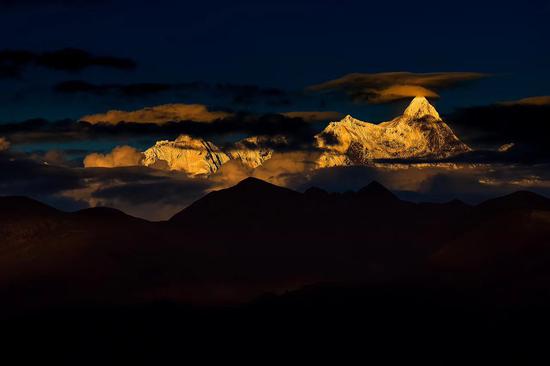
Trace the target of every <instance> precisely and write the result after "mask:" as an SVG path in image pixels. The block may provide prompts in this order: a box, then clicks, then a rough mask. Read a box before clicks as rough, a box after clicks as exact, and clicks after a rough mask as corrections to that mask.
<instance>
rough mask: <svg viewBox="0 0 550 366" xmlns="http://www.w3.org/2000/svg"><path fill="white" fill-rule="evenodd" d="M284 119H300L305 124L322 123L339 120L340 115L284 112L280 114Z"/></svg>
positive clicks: (336, 113) (317, 112)
mask: <svg viewBox="0 0 550 366" xmlns="http://www.w3.org/2000/svg"><path fill="white" fill-rule="evenodd" d="M281 114H282V115H283V116H285V117H289V118H301V119H303V120H304V121H306V122H324V121H336V120H339V119H341V117H342V113H340V112H333V111H329V112H319V111H305V112H285V113H281Z"/></svg>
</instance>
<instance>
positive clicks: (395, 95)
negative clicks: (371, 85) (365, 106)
mask: <svg viewBox="0 0 550 366" xmlns="http://www.w3.org/2000/svg"><path fill="white" fill-rule="evenodd" d="M410 97H430V98H439V95H438V94H437V93H436V92H434V91H431V90H429V89H426V88H425V87H423V86H418V85H393V86H390V87H388V88H385V89H380V90H377V91H376V92H375V93H374V95H373V96H372V97H370V99H369V103H372V104H381V103H388V102H393V101H395V100H400V99H406V98H410Z"/></svg>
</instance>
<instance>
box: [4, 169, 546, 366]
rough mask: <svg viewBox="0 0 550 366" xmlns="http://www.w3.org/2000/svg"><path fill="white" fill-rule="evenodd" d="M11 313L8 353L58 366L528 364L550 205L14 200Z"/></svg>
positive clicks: (264, 197)
mask: <svg viewBox="0 0 550 366" xmlns="http://www.w3.org/2000/svg"><path fill="white" fill-rule="evenodd" d="M0 298H1V300H2V302H1V309H0V314H1V315H0V317H1V319H2V321H3V329H4V334H6V335H8V336H9V337H8V338H9V341H10V342H9V343H4V344H5V345H6V348H9V349H12V350H17V352H19V353H18V355H19V357H21V356H22V355H26V356H29V355H30V356H33V357H38V358H40V360H42V361H44V360H45V358H43V357H45V356H44V355H49V354H52V353H56V351H60V352H61V354H62V355H63V356H64V357H65V358H67V359H68V360H69V361H71V362H73V363H74V362H76V363H79V364H84V363H87V362H88V361H89V363H91V364H105V363H106V361H105V360H106V358H104V357H106V356H105V355H112V354H116V355H118V356H121V357H122V360H123V363H130V362H133V361H143V360H144V359H145V358H143V357H145V356H146V355H147V356H149V357H151V359H150V360H149V359H148V361H149V362H148V363H155V364H158V363H160V362H161V360H162V359H163V357H164V358H169V359H171V360H172V361H173V360H174V359H178V357H183V355H191V354H193V355H194V356H196V355H197V354H198V356H199V357H203V358H204V359H206V358H211V357H214V356H216V355H217V356H219V357H221V358H222V359H227V357H230V356H231V355H232V356H235V355H237V356H239V359H240V357H242V356H243V355H248V356H250V357H252V355H253V354H254V352H253V351H254V350H256V351H261V352H263V357H264V359H270V360H272V359H274V358H276V356H282V355H286V354H287V352H290V351H295V350H298V351H301V352H302V353H305V354H306V359H305V360H306V361H307V360H309V361H312V360H314V359H315V358H316V357H319V358H323V359H324V357H325V356H324V355H325V353H327V352H329V351H331V350H333V351H335V354H336V357H337V358H336V359H335V362H339V363H342V362H343V359H342V357H344V356H346V355H347V356H350V355H358V356H360V357H363V359H364V360H370V361H372V360H374V357H375V355H376V356H377V357H382V358H383V359H385V360H386V361H388V360H394V359H398V360H400V361H401V362H403V361H407V360H410V357H412V356H413V355H415V356H423V358H425V357H426V356H429V357H430V358H432V359H435V360H437V361H438V363H439V364H452V363H453V361H457V360H458V359H459V355H465V354H467V355H469V354H470V353H469V352H467V351H472V350H476V351H483V352H484V353H485V355H486V356H487V357H488V358H487V359H477V358H466V360H465V361H466V362H469V363H472V362H474V363H475V361H473V360H476V361H480V362H481V361H483V362H485V363H488V364H494V363H495V362H496V360H506V361H509V360H511V359H512V358H510V357H512V356H514V357H517V360H518V362H520V363H523V364H524V363H526V362H527V361H526V360H527V359H528V358H527V357H532V356H533V354H534V353H533V352H530V351H532V349H530V347H531V348H532V347H534V346H535V345H536V344H537V342H540V341H542V340H544V338H538V337H535V336H534V335H535V334H538V332H539V331H540V330H544V329H545V328H547V325H550V316H548V315H547V314H548V311H547V309H548V307H550V200H548V199H546V198H544V197H542V196H538V195H536V194H533V193H529V192H517V193H514V194H512V195H509V196H505V197H500V198H496V199H494V200H490V201H487V202H484V203H482V204H480V205H478V206H469V205H467V204H464V203H462V202H460V201H452V202H448V203H444V204H435V203H423V204H415V203H410V202H405V201H402V200H399V199H398V198H397V197H396V196H394V195H393V194H392V193H391V192H390V191H388V190H387V189H385V188H384V187H383V186H381V185H380V184H378V183H376V182H373V183H371V184H369V185H367V186H366V187H365V188H363V189H361V190H359V191H358V192H348V193H343V194H339V193H328V192H325V191H323V190H320V189H318V188H311V189H309V190H307V191H306V192H305V193H299V192H294V191H291V190H288V189H286V188H281V187H277V186H274V185H271V184H269V183H266V182H263V181H259V180H256V179H250V178H249V179H246V180H244V181H243V182H241V183H239V184H238V185H236V186H234V187H231V188H229V189H225V190H221V191H218V192H212V193H210V194H208V195H207V196H205V197H203V198H202V199H200V200H198V201H197V202H195V203H194V204H192V205H191V206H189V207H188V208H187V209H185V210H183V211H182V212H180V213H179V214H177V215H175V216H174V217H173V218H172V219H171V220H169V221H167V222H161V223H152V222H147V221H144V220H140V219H136V218H133V217H130V216H128V215H125V214H124V213H122V212H120V211H117V210H113V209H107V208H94V209H87V210H83V211H79V212H75V213H66V212H61V211H58V210H56V209H53V208H51V207H48V206H46V205H43V204H41V203H39V202H36V201H33V200H30V199H28V198H24V197H0ZM8 344H9V347H8ZM490 345H491V346H490ZM493 345H495V347H494V348H493ZM342 346H343V348H340V347H342ZM29 347H30V348H32V349H33V350H35V352H28V349H29ZM20 349H21V350H22V351H19V350H20ZM212 349H216V350H217V352H213V351H212ZM343 349H345V351H341V350H343ZM100 350H101V351H100ZM352 351H353V352H352ZM471 354H472V355H473V353H471ZM333 356H334V355H333ZM189 357H191V356H189ZM472 357H474V356H472ZM252 359H253V360H255V361H256V362H258V359H257V358H254V357H252ZM284 359H287V358H284ZM460 359H461V360H463V359H462V358H460ZM514 359H515V358H514ZM260 360H262V359H260ZM325 361H326V360H325ZM260 363H262V362H260Z"/></svg>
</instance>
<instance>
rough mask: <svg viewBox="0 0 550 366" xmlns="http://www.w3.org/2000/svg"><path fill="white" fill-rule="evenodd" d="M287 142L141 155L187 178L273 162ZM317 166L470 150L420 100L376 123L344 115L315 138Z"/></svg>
mask: <svg viewBox="0 0 550 366" xmlns="http://www.w3.org/2000/svg"><path fill="white" fill-rule="evenodd" d="M286 144H288V141H287V139H286V138H285V137H284V136H274V137H270V136H252V137H249V138H246V139H244V140H240V141H238V142H236V143H234V144H233V145H232V146H230V147H227V148H225V149H220V148H218V147H217V146H216V145H214V144H213V143H212V142H209V141H206V140H203V139H197V138H193V137H190V136H188V135H181V136H180V137H178V138H177V139H176V140H175V141H159V142H157V143H156V144H155V146H153V147H151V148H149V149H147V150H146V151H145V152H144V156H145V158H144V162H143V164H144V165H146V166H153V167H158V168H164V169H170V170H179V171H184V172H186V173H188V174H189V175H209V174H212V173H215V172H216V171H218V170H219V169H220V167H221V166H222V165H223V164H225V163H226V162H228V161H230V160H239V161H240V162H241V163H242V164H243V165H244V166H245V167H248V168H251V169H255V168H257V167H259V166H261V165H262V164H264V162H265V161H267V160H269V159H271V157H272V156H273V154H274V151H275V149H274V147H276V146H282V145H286ZM315 144H316V147H317V148H318V149H319V150H320V155H319V158H318V159H317V161H316V166H317V167H318V168H326V167H333V166H349V165H372V164H376V161H377V160H378V159H382V160H386V159H411V158H431V159H441V158H447V157H450V156H453V155H457V154H460V153H464V152H468V151H471V149H470V148H469V147H468V146H467V145H466V144H464V143H463V142H461V141H460V140H459V139H458V137H456V135H455V134H454V133H453V131H452V130H451V128H450V127H449V126H448V125H447V124H446V123H445V122H443V120H442V119H441V117H440V116H439V113H438V112H437V110H436V109H435V108H434V107H433V106H432V105H431V104H430V103H429V102H428V100H427V99H426V98H424V97H417V98H414V100H413V101H412V102H411V104H410V105H409V107H408V108H407V109H406V110H405V112H404V113H403V115H401V116H399V117H397V118H394V119H393V120H391V121H389V122H383V123H380V124H374V123H369V122H363V121H360V120H358V119H355V118H353V117H351V116H349V115H348V116H346V117H345V118H344V119H342V120H341V121H339V122H331V123H330V124H329V125H328V126H327V127H326V128H325V129H324V130H323V131H322V132H321V133H319V134H318V135H316V136H315Z"/></svg>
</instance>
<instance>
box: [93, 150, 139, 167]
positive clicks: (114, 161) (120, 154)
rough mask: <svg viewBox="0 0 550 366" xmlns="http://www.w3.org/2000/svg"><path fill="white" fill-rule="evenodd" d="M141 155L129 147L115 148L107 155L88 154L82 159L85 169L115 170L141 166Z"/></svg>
mask: <svg viewBox="0 0 550 366" xmlns="http://www.w3.org/2000/svg"><path fill="white" fill-rule="evenodd" d="M142 160H143V154H142V153H141V152H139V151H138V150H136V149H134V148H133V147H131V146H117V147H115V148H114V149H113V151H111V152H110V153H108V154H98V153H93V154H89V155H87V156H86V157H85V158H84V167H85V168H116V167H125V166H138V165H141V161H142Z"/></svg>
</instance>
